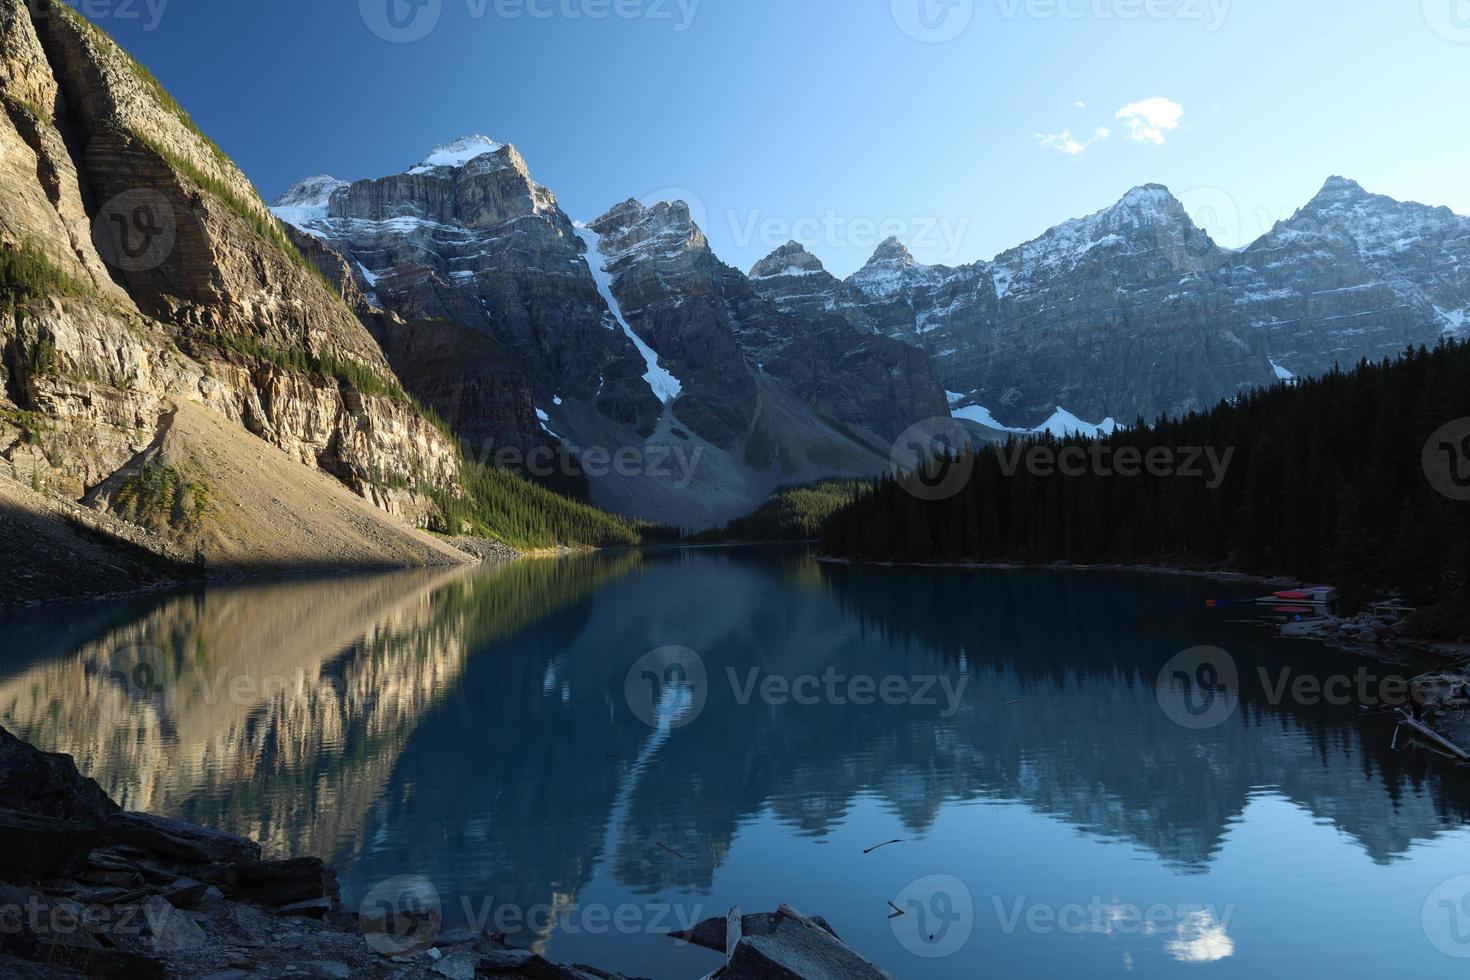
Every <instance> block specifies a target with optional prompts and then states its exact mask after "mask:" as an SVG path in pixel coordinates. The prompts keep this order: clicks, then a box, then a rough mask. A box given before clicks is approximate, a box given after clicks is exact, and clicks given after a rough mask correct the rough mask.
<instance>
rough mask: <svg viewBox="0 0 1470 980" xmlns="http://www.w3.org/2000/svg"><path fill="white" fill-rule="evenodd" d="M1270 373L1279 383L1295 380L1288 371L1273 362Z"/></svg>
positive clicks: (1294, 376)
mask: <svg viewBox="0 0 1470 980" xmlns="http://www.w3.org/2000/svg"><path fill="white" fill-rule="evenodd" d="M1271 371H1272V372H1273V373H1274V374H1275V375H1276V378H1277V380H1279V381H1295V380H1296V375H1294V374H1292V373H1291V372H1290V371H1288V370H1287V369H1286V368H1284V367H1282V366H1281V365H1280V364H1277V363H1276V362H1275V361H1272V362H1271Z"/></svg>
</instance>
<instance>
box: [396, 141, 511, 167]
mask: <svg viewBox="0 0 1470 980" xmlns="http://www.w3.org/2000/svg"><path fill="white" fill-rule="evenodd" d="M504 146H505V144H504V143H497V142H496V141H495V140H493V139H491V138H490V137H488V136H462V137H460V138H459V139H457V140H453V141H451V142H449V143H445V144H444V145H442V146H436V147H434V149H433V150H431V151H429V155H428V156H427V157H425V158H424V159H423V160H422V161H420V163H419V165H418V166H416V167H414V168H413V169H412V170H410V171H409V173H411V174H417V173H426V172H428V171H430V170H433V169H435V168H436V167H456V168H457V167H463V166H464V165H465V164H467V163H469V162H470V161H471V160H474V159H476V158H478V157H482V156H485V155H486V154H489V153H498V152H500V150H501V149H503V148H504Z"/></svg>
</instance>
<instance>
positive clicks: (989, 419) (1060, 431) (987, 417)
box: [947, 392, 1119, 439]
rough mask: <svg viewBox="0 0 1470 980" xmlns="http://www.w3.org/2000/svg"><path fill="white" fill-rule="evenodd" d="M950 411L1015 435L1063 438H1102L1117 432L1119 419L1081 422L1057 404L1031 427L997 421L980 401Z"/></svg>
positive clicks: (963, 417) (959, 416) (968, 419)
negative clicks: (1018, 426)
mask: <svg viewBox="0 0 1470 980" xmlns="http://www.w3.org/2000/svg"><path fill="white" fill-rule="evenodd" d="M947 394H949V395H953V394H954V392H947ZM950 414H951V415H953V416H954V417H955V418H957V419H962V420H964V421H966V422H974V423H976V424H977V425H983V426H985V427H986V428H989V429H995V430H997V431H1000V432H1009V433H1011V434H1013V435H1018V436H1039V435H1043V434H1045V433H1048V432H1049V433H1051V434H1052V435H1054V436H1056V437H1057V438H1058V439H1065V438H1067V437H1068V436H1085V437H1086V438H1088V439H1101V438H1103V437H1104V436H1110V435H1112V434H1113V433H1114V432H1117V431H1118V428H1119V426H1118V423H1117V422H1116V421H1115V420H1114V419H1111V418H1108V419H1104V420H1103V421H1101V422H1084V421H1082V419H1080V418H1078V417H1077V416H1075V415H1073V414H1072V413H1071V412H1069V411H1067V410H1066V409H1065V408H1061V407H1058V408H1057V410H1056V412H1055V413H1054V414H1053V415H1052V417H1051V418H1049V419H1047V420H1046V421H1045V422H1043V423H1042V424H1041V425H1038V426H1037V427H1036V428H1034V429H1018V428H1016V427H1015V426H1010V425H1004V424H1002V423H1001V422H999V421H997V420H996V418H995V416H994V415H992V414H991V412H990V409H988V408H986V407H985V406H983V405H966V406H965V407H964V408H958V409H955V410H953V411H952V412H951V413H950Z"/></svg>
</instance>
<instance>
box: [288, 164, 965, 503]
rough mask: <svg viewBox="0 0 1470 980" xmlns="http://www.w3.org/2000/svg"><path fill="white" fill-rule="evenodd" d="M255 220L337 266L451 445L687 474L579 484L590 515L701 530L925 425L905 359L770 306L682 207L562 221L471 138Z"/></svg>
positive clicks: (881, 455) (878, 460)
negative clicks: (565, 453)
mask: <svg viewBox="0 0 1470 980" xmlns="http://www.w3.org/2000/svg"><path fill="white" fill-rule="evenodd" d="M275 213H276V214H277V215H278V216H279V217H281V218H282V219H283V220H285V221H287V222H290V223H291V224H292V225H294V226H295V227H296V228H298V229H300V230H301V231H302V232H304V233H306V234H309V235H311V236H314V237H315V238H316V239H318V243H319V244H318V246H317V248H318V249H324V250H326V253H327V255H326V256H325V257H324V256H323V255H322V253H321V252H320V251H314V255H315V257H317V258H318V259H319V260H321V261H322V264H323V268H324V270H325V271H326V272H327V273H328V275H329V276H333V275H336V274H340V268H341V267H342V265H343V264H344V263H345V265H346V267H347V268H349V269H350V270H351V274H352V275H353V277H354V278H355V279H356V280H357V281H356V283H355V288H356V289H358V290H360V291H361V293H362V294H363V297H364V301H363V306H362V307H361V308H360V311H359V312H360V314H361V315H362V316H363V318H364V320H365V322H367V323H369V324H370V326H372V325H374V324H381V323H386V322H390V321H394V320H395V319H396V322H397V323H398V324H399V326H398V327H397V328H396V329H391V330H389V329H380V327H379V326H372V329H373V333H374V335H375V336H376V337H377V338H378V340H379V341H380V342H381V343H382V344H383V347H384V349H385V350H386V351H387V352H388V356H389V359H390V361H391V362H392V364H393V366H394V368H395V369H396V370H397V371H398V372H399V373H400V375H401V376H402V377H404V379H405V381H406V382H407V383H408V385H409V387H410V388H411V389H412V390H413V391H414V392H415V393H416V394H418V395H419V396H420V397H421V398H423V399H424V400H425V401H427V402H429V403H430V404H432V405H433V406H434V407H435V408H436V409H437V410H439V412H440V414H441V415H443V416H444V417H445V418H446V419H448V420H449V421H450V422H451V424H452V425H454V426H455V428H456V430H457V431H459V432H460V434H461V435H465V436H466V437H468V438H469V439H470V441H471V442H472V443H474V444H479V443H480V442H482V441H484V442H494V443H495V445H497V446H503V445H506V444H520V445H532V444H534V443H536V442H538V441H544V440H547V439H549V440H551V441H553V442H557V441H565V442H567V443H569V444H571V445H573V446H576V447H578V448H579V449H588V448H592V449H596V450H602V451H608V452H617V451H620V450H624V451H631V452H633V453H635V454H637V455H638V456H639V457H640V458H641V459H642V460H644V461H646V460H647V459H649V458H650V457H659V456H663V455H664V454H666V453H678V454H684V455H685V457H686V458H690V459H692V458H694V457H695V456H696V454H697V457H698V459H699V460H700V461H701V465H700V472H698V473H695V474H693V475H692V478H691V479H690V480H688V481H680V482H681V483H682V485H680V486H676V487H670V486H669V485H668V484H667V482H663V483H656V482H655V481H650V480H649V479H646V478H638V477H631V476H627V475H624V476H618V475H616V474H601V475H599V474H595V473H592V472H591V471H589V472H588V475H589V477H591V479H592V493H593V496H594V499H595V500H597V501H598V502H599V503H602V504H603V505H604V506H608V507H613V508H616V509H620V510H625V511H631V512H633V513H637V514H640V515H642V516H646V517H649V518H653V519H658V520H664V521H673V522H677V523H681V524H694V525H707V524H709V523H711V522H713V521H718V520H724V519H728V518H730V517H734V516H737V515H738V514H740V513H743V512H745V511H748V510H749V509H751V508H752V507H754V506H755V505H756V504H758V503H759V502H760V500H761V499H764V496H765V494H767V493H769V491H770V489H772V488H773V487H775V486H778V485H780V484H782V483H789V482H794V481H801V480H807V479H815V478H817V477H821V476H827V475H837V474H845V475H855V474H867V473H872V472H875V471H876V470H877V469H879V468H881V467H882V466H883V464H884V461H885V459H886V456H887V450H888V445H889V443H891V441H892V439H893V438H894V437H895V436H897V434H898V433H899V432H901V431H902V430H903V429H904V428H905V427H906V426H907V425H909V424H911V423H912V422H913V421H914V420H915V419H918V418H924V417H927V416H930V415H935V414H943V413H944V412H945V411H946V408H945V402H944V397H943V391H942V389H941V388H940V386H939V384H938V381H937V378H936V377H935V375H934V373H933V370H932V368H931V367H930V364H929V361H928V358H927V356H926V355H925V354H924V352H923V351H922V350H921V349H920V348H918V347H917V346H916V345H913V344H910V343H905V342H902V341H899V340H894V339H892V338H887V337H882V336H878V335H877V334H875V333H874V332H872V331H871V330H860V329H856V328H854V327H853V326H852V325H851V324H850V323H849V322H848V321H847V320H846V319H845V318H844V317H842V316H839V315H835V314H833V313H831V312H829V311H824V312H821V313H820V314H813V313H809V312H807V311H804V310H787V309H782V308H781V307H780V306H779V305H778V304H774V303H773V302H771V301H770V300H769V299H768V298H767V297H766V296H764V295H762V293H760V292H758V291H757V290H756V289H755V288H753V287H752V285H751V282H750V281H749V280H747V278H746V277H745V276H744V275H743V274H741V273H740V272H739V271H738V270H736V269H733V268H731V267H729V266H727V265H725V264H724V263H723V262H721V261H720V260H719V259H718V258H717V257H716V256H715V254H714V253H713V251H711V249H710V247H709V243H708V241H707V240H706V239H705V236H704V233H703V231H702V230H701V229H700V228H699V227H698V226H696V225H695V223H694V222H693V220H692V219H691V217H690V214H689V209H688V207H687V206H685V205H684V204H682V203H678V202H674V203H660V204H656V205H653V206H646V205H643V204H640V203H639V202H637V201H627V202H624V203H623V204H620V205H618V206H616V207H614V208H613V209H612V210H610V211H608V212H607V213H606V214H604V215H603V216H602V217H600V218H598V219H596V220H595V221H592V222H588V223H586V224H574V223H573V222H571V221H570V220H569V219H568V218H567V216H566V215H565V214H564V213H562V211H561V210H560V208H559V207H558V206H557V205H556V202H555V199H554V197H553V196H552V195H551V193H550V191H548V190H547V189H545V188H544V187H541V186H540V185H538V184H537V183H536V182H535V181H534V180H533V179H532V178H531V176H530V172H529V170H528V168H527V167H526V164H525V161H524V160H523V159H522V158H521V156H520V154H519V153H517V152H516V150H515V148H514V147H511V146H506V145H503V144H500V143H497V142H495V141H493V140H489V139H487V138H485V137H470V138H466V139H462V140H457V141H455V142H453V143H450V144H448V145H446V146H442V147H439V148H437V149H435V150H434V151H433V152H432V153H431V154H430V155H429V156H428V157H427V158H426V159H425V160H424V161H423V162H421V163H420V164H418V165H417V166H415V167H412V168H410V169H409V170H408V171H406V172H405V173H402V174H397V175H394V176H390V177H384V178H381V179H377V180H367V181H358V182H356V183H352V184H347V183H343V182H341V181H338V180H335V179H333V178H331V177H314V178H311V179H309V180H306V181H303V182H302V183H300V184H298V185H297V186H295V187H293V188H292V189H291V190H290V191H288V192H287V193H286V194H285V195H283V196H282V197H281V198H279V199H278V200H277V201H276V204H275ZM307 247H310V246H307ZM332 253H336V254H340V255H341V256H342V257H343V258H342V259H341V260H340V261H339V260H336V259H333V258H331V257H330V255H331V254H332ZM334 270H336V271H335V272H334ZM344 288H345V287H344ZM384 317H386V318H387V319H386V320H385V319H384ZM456 352H457V353H458V355H459V356H458V358H457V359H456V357H455V353H456ZM507 364H514V365H515V372H514V374H513V375H510V374H508V372H506V371H505V370H504V366H505V365H507ZM517 382H519V383H521V384H524V385H525V386H526V387H527V389H528V390H529V397H528V398H526V397H521V396H520V395H518V394H517V393H516V391H515V390H514V384H515V383H517ZM527 409H529V413H528V411H527ZM531 413H534V415H535V416H536V418H535V421H534V422H532V419H531V418H530V417H529V415H530V414H531Z"/></svg>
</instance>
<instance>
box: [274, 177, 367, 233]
mask: <svg viewBox="0 0 1470 980" xmlns="http://www.w3.org/2000/svg"><path fill="white" fill-rule="evenodd" d="M347 186H349V185H348V183H347V181H345V180H338V179H337V178H336V177H331V176H328V175H326V174H322V175H320V176H317V177H309V178H307V179H306V180H303V181H302V182H301V183H299V184H296V185H295V186H294V187H292V188H291V189H290V190H288V191H286V193H284V194H282V195H281V196H280V197H278V198H276V202H275V204H274V205H273V206H272V207H271V213H272V214H274V215H275V216H276V217H277V218H279V219H281V220H282V221H284V222H285V223H286V224H288V225H292V226H294V227H296V228H299V229H301V230H302V231H310V230H311V229H310V228H309V227H308V226H309V225H311V224H313V223H314V222H318V221H324V220H326V217H327V211H328V209H329V208H330V206H331V202H332V194H333V193H334V192H335V191H337V190H338V189H339V188H342V187H347Z"/></svg>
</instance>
